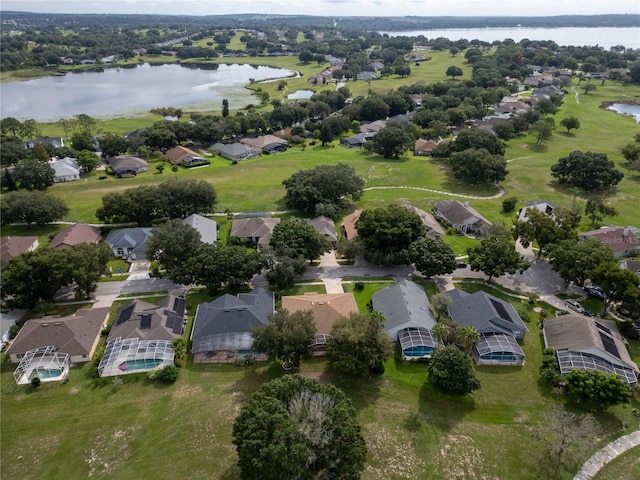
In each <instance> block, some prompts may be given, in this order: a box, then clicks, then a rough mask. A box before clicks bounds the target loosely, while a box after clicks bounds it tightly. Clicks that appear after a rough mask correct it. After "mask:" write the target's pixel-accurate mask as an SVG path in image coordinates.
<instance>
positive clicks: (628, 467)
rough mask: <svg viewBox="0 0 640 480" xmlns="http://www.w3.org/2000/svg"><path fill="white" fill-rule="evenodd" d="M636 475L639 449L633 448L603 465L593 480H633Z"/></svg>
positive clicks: (639, 468)
mask: <svg viewBox="0 0 640 480" xmlns="http://www.w3.org/2000/svg"><path fill="white" fill-rule="evenodd" d="M638 475H640V447H635V448H632V449H631V450H627V451H626V452H625V453H623V454H622V455H620V456H619V457H618V458H616V459H615V460H613V461H612V462H610V463H608V464H607V465H605V467H604V468H603V469H602V470H600V473H598V474H597V475H596V476H595V477H594V480H635V479H637V478H638Z"/></svg>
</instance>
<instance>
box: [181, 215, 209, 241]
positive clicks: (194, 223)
mask: <svg viewBox="0 0 640 480" xmlns="http://www.w3.org/2000/svg"><path fill="white" fill-rule="evenodd" d="M182 223H183V224H184V225H189V226H191V227H193V228H195V229H196V230H197V231H198V233H199V234H200V241H201V242H202V243H216V241H217V240H218V224H217V222H216V221H215V220H211V219H210V218H207V217H203V216H202V215H198V214H197V213H194V214H193V215H189V216H188V217H187V218H185V219H184V220H182Z"/></svg>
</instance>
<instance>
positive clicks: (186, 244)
mask: <svg viewBox="0 0 640 480" xmlns="http://www.w3.org/2000/svg"><path fill="white" fill-rule="evenodd" d="M200 245H201V240H200V233H199V232H198V231H197V230H196V229H195V228H193V227H192V226H191V225H185V224H183V223H182V221H181V220H178V219H174V220H169V221H168V222H165V223H163V224H160V225H157V226H155V227H154V228H153V231H152V232H151V236H150V237H149V238H148V239H147V241H146V242H145V254H146V256H147V258H149V259H153V260H158V261H159V262H160V263H161V264H162V266H163V267H164V268H166V269H167V272H168V273H169V276H170V277H171V279H172V280H173V281H175V282H178V283H183V282H184V281H185V277H188V275H186V272H185V271H184V269H185V267H186V265H187V263H188V261H189V259H190V258H191V257H192V256H193V255H194V254H195V252H196V251H197V250H198V248H199V247H200Z"/></svg>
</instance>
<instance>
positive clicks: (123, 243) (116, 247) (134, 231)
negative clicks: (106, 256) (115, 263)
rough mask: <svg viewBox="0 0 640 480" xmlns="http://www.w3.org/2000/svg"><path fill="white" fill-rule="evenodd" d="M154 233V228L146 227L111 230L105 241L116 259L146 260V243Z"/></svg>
mask: <svg viewBox="0 0 640 480" xmlns="http://www.w3.org/2000/svg"><path fill="white" fill-rule="evenodd" d="M152 231H153V229H152V228H145V227H137V228H121V229H119V230H111V231H110V232H109V234H108V235H107V238H105V240H104V241H105V242H106V243H107V244H108V245H109V246H110V247H111V249H112V250H113V254H114V255H115V256H116V258H123V259H127V260H142V259H144V258H145V253H144V246H145V243H146V241H147V239H148V238H149V237H150V236H151V232H152Z"/></svg>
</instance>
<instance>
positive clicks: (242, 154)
mask: <svg viewBox="0 0 640 480" xmlns="http://www.w3.org/2000/svg"><path fill="white" fill-rule="evenodd" d="M213 148H215V149H216V150H217V151H218V153H219V154H220V155H222V156H223V157H225V158H229V159H231V160H234V159H236V160H237V159H244V158H249V157H255V156H258V155H260V152H259V151H258V150H256V149H254V148H251V147H249V146H247V145H244V144H242V143H229V144H224V143H216V144H214V145H213Z"/></svg>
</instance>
